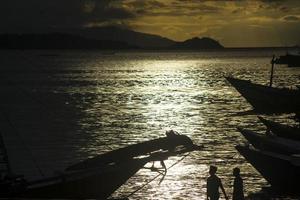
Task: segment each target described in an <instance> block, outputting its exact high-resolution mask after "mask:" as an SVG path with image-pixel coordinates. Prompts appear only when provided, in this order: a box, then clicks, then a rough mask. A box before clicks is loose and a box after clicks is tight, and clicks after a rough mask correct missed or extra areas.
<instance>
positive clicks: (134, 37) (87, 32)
mask: <svg viewBox="0 0 300 200" xmlns="http://www.w3.org/2000/svg"><path fill="white" fill-rule="evenodd" d="M68 33H71V34H75V35H80V36H82V37H85V38H91V39H97V40H111V41H121V42H126V43H128V44H130V45H133V46H139V47H141V48H144V49H160V48H166V47H169V46H171V45H173V44H175V41H173V40H170V39H167V38H164V37H161V36H158V35H152V34H147V33H140V32H136V31H132V30H128V29H123V28H119V27H113V26H106V27H94V28H85V29H77V30H69V32H68Z"/></svg>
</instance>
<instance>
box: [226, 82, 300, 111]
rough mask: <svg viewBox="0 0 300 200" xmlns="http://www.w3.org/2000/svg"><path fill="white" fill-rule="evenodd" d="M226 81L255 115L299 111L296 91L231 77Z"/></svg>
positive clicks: (299, 106)
mask: <svg viewBox="0 0 300 200" xmlns="http://www.w3.org/2000/svg"><path fill="white" fill-rule="evenodd" d="M226 79H227V80H228V82H229V83H230V84H231V85H232V86H233V87H235V89H236V90H237V91H238V92H239V93H240V94H241V95H242V96H243V97H244V98H245V99H246V100H247V101H248V102H249V103H250V104H251V105H252V107H253V108H254V111H255V112H256V113H260V114H280V113H296V112H299V111H300V91H299V90H298V89H288V88H275V87H269V86H265V85H260V84H255V83H252V82H251V81H246V80H240V79H236V78H232V77H226Z"/></svg>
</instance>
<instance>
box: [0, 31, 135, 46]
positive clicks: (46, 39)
mask: <svg viewBox="0 0 300 200" xmlns="http://www.w3.org/2000/svg"><path fill="white" fill-rule="evenodd" d="M136 48H137V47H136V46H133V45H129V44H127V43H125V42H119V41H110V40H96V39H89V38H84V37H81V36H77V35H72V34H65V33H47V34H2V35H0V49H101V50H106V49H136Z"/></svg>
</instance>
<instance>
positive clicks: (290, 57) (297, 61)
mask: <svg viewBox="0 0 300 200" xmlns="http://www.w3.org/2000/svg"><path fill="white" fill-rule="evenodd" d="M274 63H275V64H280V65H282V64H283V65H288V67H300V55H298V54H291V53H287V54H286V55H284V56H279V58H276V59H275V60H274Z"/></svg>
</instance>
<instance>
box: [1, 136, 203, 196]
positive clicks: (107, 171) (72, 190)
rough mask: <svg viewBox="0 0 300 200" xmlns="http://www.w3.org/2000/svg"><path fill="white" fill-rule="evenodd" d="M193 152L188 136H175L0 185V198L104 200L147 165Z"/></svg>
mask: <svg viewBox="0 0 300 200" xmlns="http://www.w3.org/2000/svg"><path fill="white" fill-rule="evenodd" d="M172 141H173V142H174V143H173V144H172ZM180 141H181V142H180ZM143 144H145V146H144V145H143ZM150 144H151V145H150ZM158 144H160V145H159V146H157V147H155V145H158ZM147 145H148V146H147ZM143 146H144V148H143ZM133 150H135V151H137V152H133ZM138 150H140V151H139V152H138ZM194 150H199V146H197V145H194V144H193V143H192V141H191V140H190V139H189V138H188V137H187V136H183V135H177V134H175V135H171V136H167V137H163V138H158V139H155V140H150V141H147V142H144V143H140V144H135V145H131V146H128V147H125V148H121V149H118V150H115V151H113V152H108V153H106V154H102V155H101V156H100V157H98V158H100V159H94V160H93V161H95V162H84V161H83V162H81V164H79V165H74V166H76V167H75V168H70V169H69V170H68V171H64V172H62V173H61V174H60V175H58V176H53V177H49V178H42V179H40V180H36V181H30V182H28V181H26V180H24V179H23V180H21V181H19V180H17V179H11V180H10V181H9V182H1V186H3V187H4V188H5V190H0V197H6V198H7V197H9V198H19V197H20V198H84V199H86V198H97V199H106V198H108V197H109V196H110V195H111V194H112V193H113V192H114V191H115V190H117V189H118V188H119V187H120V186H121V185H123V184H124V183H125V182H126V181H127V180H128V179H129V178H130V177H131V176H133V175H134V174H135V173H136V172H137V171H138V170H139V169H141V168H143V166H144V165H145V164H146V163H148V162H153V161H160V162H163V161H164V160H166V159H168V157H170V156H176V155H180V154H182V153H186V152H190V151H194ZM96 161H97V162H96ZM101 161H103V163H100V162H101ZM82 163H84V164H82ZM86 163H88V165H85V164H86ZM78 166H79V167H78Z"/></svg>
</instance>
